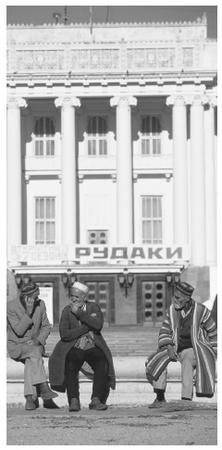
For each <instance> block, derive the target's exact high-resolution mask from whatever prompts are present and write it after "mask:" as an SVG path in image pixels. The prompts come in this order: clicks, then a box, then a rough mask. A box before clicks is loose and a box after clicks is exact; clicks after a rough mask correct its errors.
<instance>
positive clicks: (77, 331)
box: [49, 302, 115, 392]
mask: <svg viewBox="0 0 222 450" xmlns="http://www.w3.org/2000/svg"><path fill="white" fill-rule="evenodd" d="M103 322H104V319H103V314H102V311H101V309H100V307H99V306H98V305H97V304H96V303H93V302H87V303H86V310H85V311H79V312H78V317H77V316H76V315H75V314H73V313H72V311H71V308H70V305H67V306H66V307H65V308H64V309H63V311H62V315H61V319H60V323H59V332H60V337H61V340H60V341H59V342H58V343H57V344H56V346H55V348H54V350H53V353H52V354H51V356H50V358H49V382H50V384H51V387H52V389H54V390H56V391H60V392H65V389H66V385H65V361H66V355H67V354H68V352H69V350H70V349H71V348H72V347H73V346H74V345H75V343H76V341H77V339H78V338H79V337H80V336H83V335H84V334H86V333H87V332H88V331H89V330H91V331H93V335H94V342H95V345H96V347H98V348H100V349H101V350H102V351H103V352H104V355H105V357H106V360H107V371H108V380H109V381H108V383H109V386H108V387H107V389H108V391H109V387H111V388H112V389H115V371H114V366H113V359H112V354H111V351H110V349H109V347H108V346H107V344H106V342H105V340H104V338H103V336H102V334H101V329H102V327H103ZM81 371H82V372H83V373H84V374H85V375H86V376H88V377H89V378H90V379H93V370H92V368H91V367H90V366H89V365H88V364H87V363H84V364H83V366H82V368H81Z"/></svg>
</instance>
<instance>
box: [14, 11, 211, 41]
mask: <svg viewBox="0 0 222 450" xmlns="http://www.w3.org/2000/svg"><path fill="white" fill-rule="evenodd" d="M55 12H58V13H60V14H61V18H63V17H64V6H59V5H55V6H41V5H39V6H8V7H7V23H10V24H13V23H20V24H21V23H24V24H30V23H33V24H35V25H40V24H43V23H52V22H53V21H54V20H53V13H55ZM204 12H206V14H207V20H208V37H209V38H216V36H217V7H216V6H205V5H203V6H200V5H198V6H179V5H178V6H172V5H171V6H133V5H132V4H130V5H124V6H116V5H110V6H93V21H94V23H96V22H106V21H107V22H152V21H154V22H161V21H173V22H174V21H194V20H196V19H197V17H202V15H203V13H204ZM67 15H68V23H70V22H72V23H79V22H83V23H85V22H89V7H88V6H85V5H84V6H83V5H80V6H67Z"/></svg>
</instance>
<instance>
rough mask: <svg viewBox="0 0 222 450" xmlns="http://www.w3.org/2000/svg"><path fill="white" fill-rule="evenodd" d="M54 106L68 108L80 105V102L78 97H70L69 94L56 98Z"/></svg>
mask: <svg viewBox="0 0 222 450" xmlns="http://www.w3.org/2000/svg"><path fill="white" fill-rule="evenodd" d="M55 106H56V108H59V107H62V108H70V107H71V106H74V107H80V106H81V102H80V100H79V98H78V97H72V96H70V95H69V96H64V97H58V98H56V99H55Z"/></svg>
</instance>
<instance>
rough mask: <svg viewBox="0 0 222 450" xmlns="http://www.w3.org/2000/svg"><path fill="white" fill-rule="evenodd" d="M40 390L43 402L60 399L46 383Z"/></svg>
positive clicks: (41, 384) (41, 385)
mask: <svg viewBox="0 0 222 450" xmlns="http://www.w3.org/2000/svg"><path fill="white" fill-rule="evenodd" d="M39 389H40V395H41V397H42V399H43V400H49V399H50V398H55V397H58V394H56V393H55V392H53V391H52V390H51V389H50V387H49V386H48V383H47V382H46V381H45V382H44V383H40V384H39Z"/></svg>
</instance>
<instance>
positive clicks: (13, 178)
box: [7, 97, 27, 246]
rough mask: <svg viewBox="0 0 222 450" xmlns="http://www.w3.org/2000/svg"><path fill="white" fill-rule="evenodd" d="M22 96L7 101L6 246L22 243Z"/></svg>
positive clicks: (23, 103)
mask: <svg viewBox="0 0 222 450" xmlns="http://www.w3.org/2000/svg"><path fill="white" fill-rule="evenodd" d="M26 106H27V104H26V101H25V100H24V99H23V98H16V97H10V98H9V99H8V103H7V232H8V246H11V245H21V243H22V168H21V109H20V108H22V107H23V108H24V107H26Z"/></svg>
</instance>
